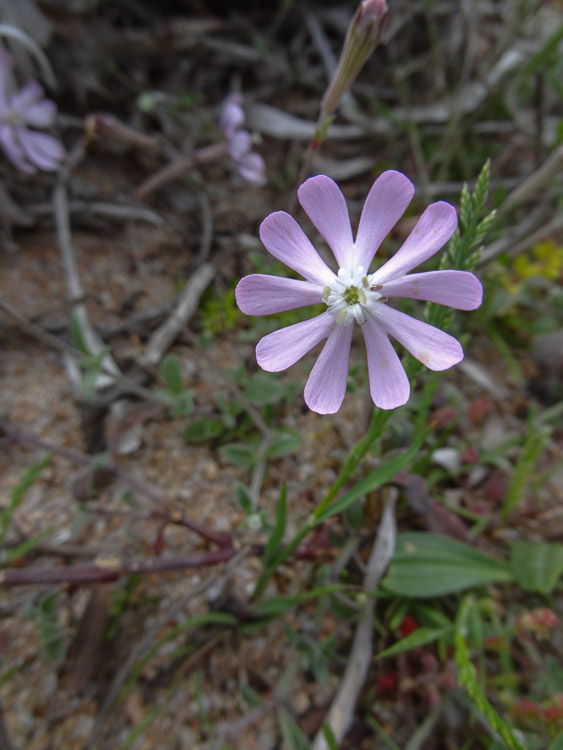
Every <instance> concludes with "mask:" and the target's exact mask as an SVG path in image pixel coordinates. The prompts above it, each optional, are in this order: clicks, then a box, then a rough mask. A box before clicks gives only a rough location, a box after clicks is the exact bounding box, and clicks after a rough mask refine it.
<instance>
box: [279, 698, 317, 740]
mask: <svg viewBox="0 0 563 750" xmlns="http://www.w3.org/2000/svg"><path fill="white" fill-rule="evenodd" d="M278 722H279V725H280V731H281V735H282V738H283V746H284V747H285V748H286V749H287V750H308V748H309V744H310V743H309V740H308V739H307V737H306V736H305V735H304V734H303V732H302V731H301V729H300V728H299V726H298V724H296V723H295V720H294V719H293V718H292V717H291V715H290V714H288V712H287V711H286V710H285V709H284V708H281V709H279V711H278Z"/></svg>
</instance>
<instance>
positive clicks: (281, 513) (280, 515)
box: [263, 484, 287, 568]
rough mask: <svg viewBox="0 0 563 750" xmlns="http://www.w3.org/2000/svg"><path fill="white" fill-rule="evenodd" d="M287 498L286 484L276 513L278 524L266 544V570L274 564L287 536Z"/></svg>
mask: <svg viewBox="0 0 563 750" xmlns="http://www.w3.org/2000/svg"><path fill="white" fill-rule="evenodd" d="M286 497H287V491H286V487H285V484H284V485H283V487H282V490H281V494H280V499H279V502H278V508H277V511H276V523H275V524H274V528H273V529H272V533H271V534H270V538H269V539H268V543H267V544H266V549H265V550H264V558H263V563H264V567H265V568H269V567H270V565H271V563H272V562H273V560H274V558H275V556H276V554H277V552H278V550H279V548H280V544H281V542H282V539H283V535H284V534H285V524H286V519H287V501H286Z"/></svg>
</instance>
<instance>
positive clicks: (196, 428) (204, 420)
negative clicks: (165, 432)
mask: <svg viewBox="0 0 563 750" xmlns="http://www.w3.org/2000/svg"><path fill="white" fill-rule="evenodd" d="M224 429H225V428H224V426H223V424H222V423H221V422H219V421H217V420H216V419H209V418H208V417H201V419H194V421H193V422H191V423H190V424H189V425H188V426H187V427H186V429H185V430H184V440H185V441H186V443H205V442H206V441H207V440H213V439H214V438H217V437H219V435H220V434H221V433H222V432H223V430H224Z"/></svg>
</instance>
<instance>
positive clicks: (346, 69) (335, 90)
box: [322, 0, 387, 115]
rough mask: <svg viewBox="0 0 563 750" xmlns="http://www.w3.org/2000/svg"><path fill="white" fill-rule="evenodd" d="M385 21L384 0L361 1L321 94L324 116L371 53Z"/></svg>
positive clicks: (336, 104) (354, 77)
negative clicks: (324, 90) (333, 69)
mask: <svg viewBox="0 0 563 750" xmlns="http://www.w3.org/2000/svg"><path fill="white" fill-rule="evenodd" d="M386 20H387V3H386V2H385V0H362V2H361V3H360V5H359V7H358V9H357V10H356V13H355V15H354V18H352V21H351V22H350V25H349V26H348V31H347V32H346V39H345V40H344V47H343V49H342V54H341V55H340V60H339V61H338V66H337V68H336V71H335V72H334V75H333V77H332V81H331V82H330V86H329V87H328V89H327V92H326V94H325V95H324V97H323V101H322V108H323V111H324V113H325V115H329V114H330V113H331V112H334V110H335V109H336V107H337V106H338V104H339V102H340V100H341V99H342V96H343V95H344V94H345V92H346V91H347V90H348V89H349V88H350V86H351V85H352V83H353V82H354V81H355V79H356V76H357V75H358V73H359V72H360V70H361V69H362V67H363V66H364V63H365V62H366V60H367V59H368V58H369V57H370V56H371V55H372V54H373V51H374V50H375V48H376V46H377V44H378V42H379V39H380V37H381V32H382V31H383V27H384V26H385V21H386Z"/></svg>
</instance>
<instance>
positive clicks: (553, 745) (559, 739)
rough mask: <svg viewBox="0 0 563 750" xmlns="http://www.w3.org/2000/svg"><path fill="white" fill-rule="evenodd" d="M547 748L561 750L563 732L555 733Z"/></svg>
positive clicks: (562, 746) (562, 747)
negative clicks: (555, 735)
mask: <svg viewBox="0 0 563 750" xmlns="http://www.w3.org/2000/svg"><path fill="white" fill-rule="evenodd" d="M547 750H563V732H561V733H560V734H558V735H557V737H556V738H555V739H554V740H553V742H552V743H551V745H550V746H549V747H548V749H547Z"/></svg>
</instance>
